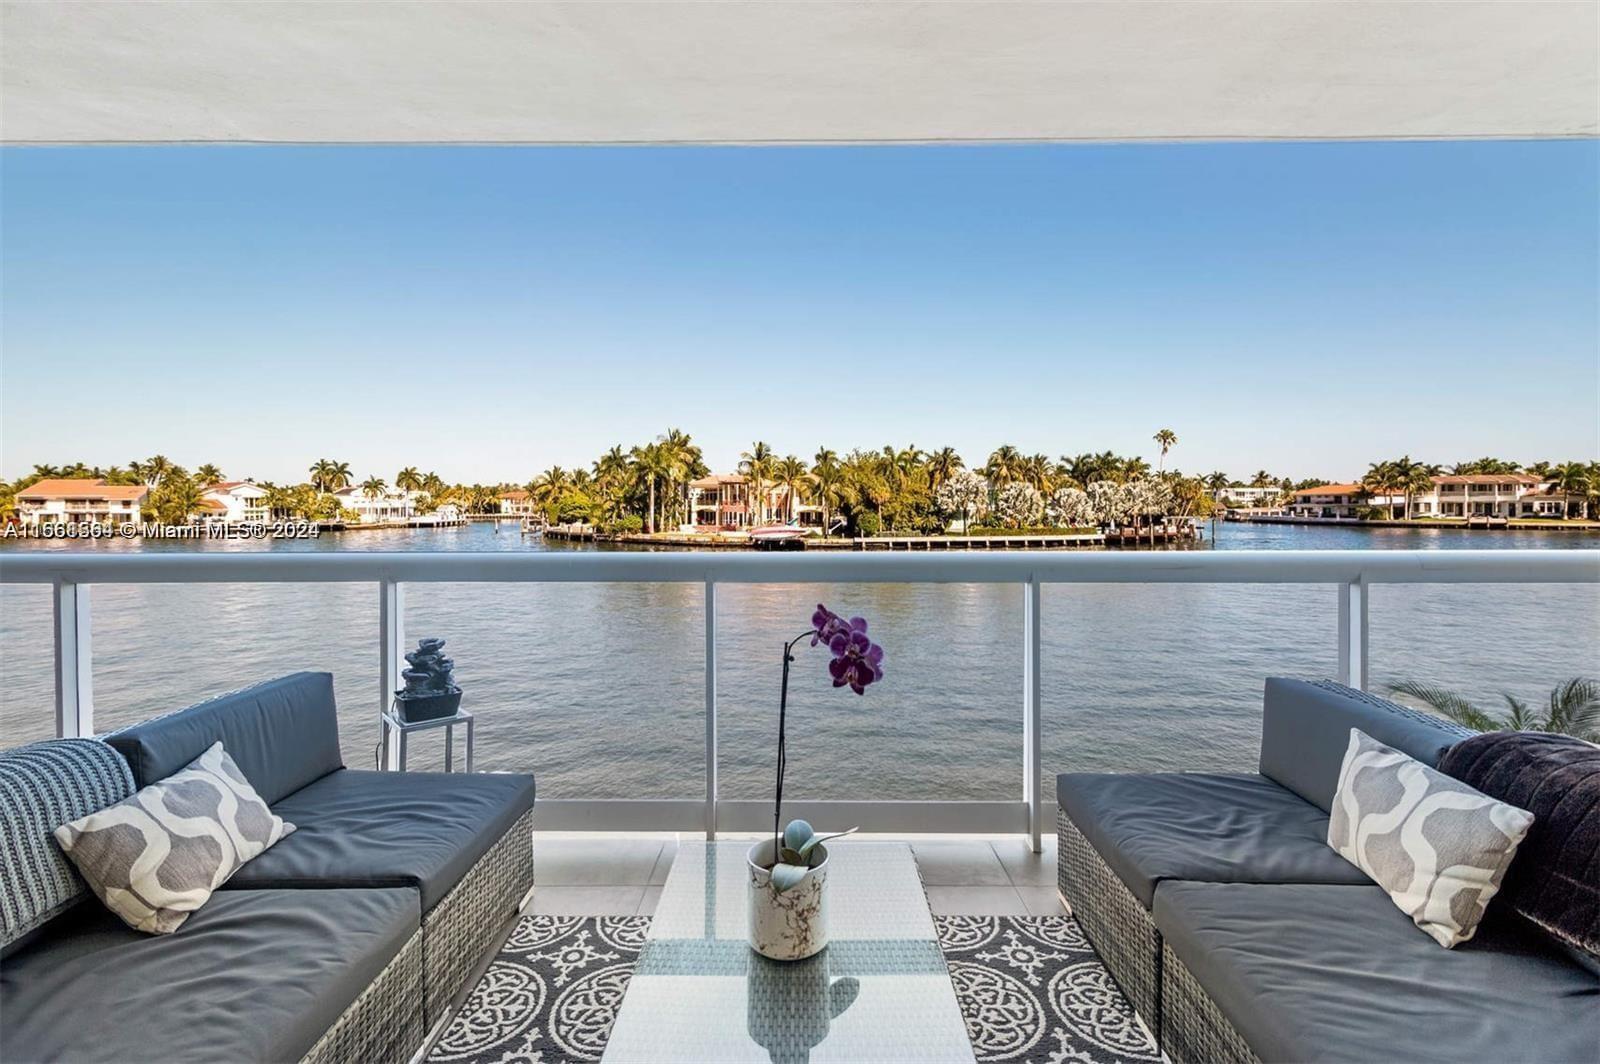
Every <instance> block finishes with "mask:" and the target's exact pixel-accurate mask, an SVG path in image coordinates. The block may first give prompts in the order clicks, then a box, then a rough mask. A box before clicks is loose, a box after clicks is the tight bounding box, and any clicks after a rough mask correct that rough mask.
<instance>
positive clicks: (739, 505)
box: [689, 473, 822, 531]
mask: <svg viewBox="0 0 1600 1064" xmlns="http://www.w3.org/2000/svg"><path fill="white" fill-rule="evenodd" d="M763 495H764V496H765V498H766V505H765V507H764V508H763V511H762V514H761V515H760V516H761V518H762V519H763V520H765V521H789V520H793V521H795V522H797V523H799V524H800V525H801V526H803V527H810V528H821V527H822V507H820V506H818V505H816V504H815V503H810V502H806V501H805V500H804V499H803V498H802V499H797V500H795V501H794V503H793V505H792V506H791V504H790V499H789V489H788V488H787V487H786V486H784V485H782V484H768V485H766V489H765V491H764V492H763ZM750 496H751V491H750V484H749V481H747V480H746V479H745V477H744V476H743V475H742V474H740V473H713V474H712V475H711V476H708V477H701V478H700V479H699V480H693V481H690V482H689V513H690V515H691V521H692V523H693V524H694V526H695V528H696V529H698V530H700V531H711V530H720V531H737V530H740V529H744V528H748V527H749V526H750V525H751V524H752V523H753V522H754V521H755V519H756V515H755V514H753V513H752V512H751V509H752V508H751V506H750Z"/></svg>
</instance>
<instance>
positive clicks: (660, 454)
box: [631, 443, 672, 535]
mask: <svg viewBox="0 0 1600 1064" xmlns="http://www.w3.org/2000/svg"><path fill="white" fill-rule="evenodd" d="M631 456H632V458H633V470H634V474H635V475H636V476H639V477H642V478H643V479H644V482H645V489H646V491H647V493H648V495H649V503H650V505H649V508H648V509H647V510H646V511H645V519H644V530H645V531H646V532H648V533H650V534H652V535H653V534H654V533H655V531H656V482H657V481H658V480H660V479H661V478H662V477H664V476H667V475H668V474H670V473H671V471H672V461H671V459H670V458H669V457H668V455H667V453H666V452H665V450H663V449H662V446H661V445H660V444H659V443H647V444H644V445H643V446H642V447H635V448H634V449H633V451H632V453H631Z"/></svg>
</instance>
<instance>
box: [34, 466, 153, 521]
mask: <svg viewBox="0 0 1600 1064" xmlns="http://www.w3.org/2000/svg"><path fill="white" fill-rule="evenodd" d="M149 494H150V489H149V488H148V487H146V486H145V485H143V484H107V483H106V482H105V481H104V480H100V479H94V478H88V477H84V478H60V477H57V478H51V479H49V480H41V481H38V482H37V483H35V484H31V485H29V486H28V487H26V488H23V489H22V490H21V491H19V492H17V516H18V518H19V519H20V520H21V521H22V523H23V524H24V525H25V526H29V527H33V528H37V527H39V526H40V525H51V524H54V525H71V524H108V525H121V524H126V523H128V522H130V521H133V522H137V521H139V520H140V516H141V513H142V506H143V503H144V500H145V499H146V498H147V497H148V496H149Z"/></svg>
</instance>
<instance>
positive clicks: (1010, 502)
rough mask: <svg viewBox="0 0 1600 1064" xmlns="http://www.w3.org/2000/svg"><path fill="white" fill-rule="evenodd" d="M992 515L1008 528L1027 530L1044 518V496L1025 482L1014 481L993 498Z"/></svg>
mask: <svg viewBox="0 0 1600 1064" xmlns="http://www.w3.org/2000/svg"><path fill="white" fill-rule="evenodd" d="M994 515H995V517H996V519H998V520H999V521H1000V523H1001V524H1003V525H1005V526H1007V527H1009V528H1028V527H1030V526H1032V525H1037V524H1038V523H1039V522H1040V521H1041V520H1042V519H1043V518H1044V496H1042V495H1040V494H1039V489H1038V488H1036V487H1034V486H1033V485H1032V484H1029V483H1027V482H1025V481H1021V480H1018V481H1014V482H1012V483H1010V484H1007V485H1006V486H1005V487H1003V488H1001V489H1000V493H999V494H998V495H996V496H995V502H994Z"/></svg>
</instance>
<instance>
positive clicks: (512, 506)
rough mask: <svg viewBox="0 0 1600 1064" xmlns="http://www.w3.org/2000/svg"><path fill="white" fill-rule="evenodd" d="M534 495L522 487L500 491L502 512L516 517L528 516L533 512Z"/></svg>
mask: <svg viewBox="0 0 1600 1064" xmlns="http://www.w3.org/2000/svg"><path fill="white" fill-rule="evenodd" d="M533 511H534V505H533V496H531V495H529V494H528V493H527V492H526V491H523V490H522V489H521V488H514V489H512V490H511V491H503V492H501V493H500V512H501V513H503V514H508V515H511V516H514V517H526V516H527V515H528V514H531V513H533Z"/></svg>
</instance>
